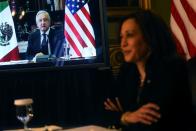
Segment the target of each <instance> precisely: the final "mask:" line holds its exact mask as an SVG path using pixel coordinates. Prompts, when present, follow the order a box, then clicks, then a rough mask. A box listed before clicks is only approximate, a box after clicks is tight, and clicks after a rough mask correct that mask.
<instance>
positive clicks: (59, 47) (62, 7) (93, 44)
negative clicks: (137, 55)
mask: <svg viewBox="0 0 196 131" xmlns="http://www.w3.org/2000/svg"><path fill="white" fill-rule="evenodd" d="M105 8H106V7H105V1H104V0H78V1H72V0H54V1H52V2H51V1H50V0H49V1H48V0H47V1H40V0H25V1H24V0H17V1H16V0H10V1H9V2H8V1H3V0H1V1H0V11H1V12H0V71H6V70H12V69H13V70H18V69H38V68H39V69H42V68H64V67H68V66H69V67H81V66H92V67H93V66H94V67H99V66H108V64H109V63H108V61H109V60H108V45H107V44H108V43H107V32H106V29H107V23H106V22H107V17H106V9H105ZM5 16H6V17H5Z"/></svg>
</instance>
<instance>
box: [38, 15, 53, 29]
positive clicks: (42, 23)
mask: <svg viewBox="0 0 196 131" xmlns="http://www.w3.org/2000/svg"><path fill="white" fill-rule="evenodd" d="M36 23H37V27H38V28H39V29H40V30H41V31H42V32H46V31H47V30H48V28H49V27H50V20H49V18H48V16H47V15H46V14H44V13H42V14H39V15H38V16H37V21H36Z"/></svg>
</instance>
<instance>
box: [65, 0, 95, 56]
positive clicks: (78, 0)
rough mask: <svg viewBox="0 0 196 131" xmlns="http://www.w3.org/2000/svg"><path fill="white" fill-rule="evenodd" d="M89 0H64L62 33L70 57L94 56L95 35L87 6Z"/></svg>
mask: <svg viewBox="0 0 196 131" xmlns="http://www.w3.org/2000/svg"><path fill="white" fill-rule="evenodd" d="M88 1H89V0H66V3H65V26H64V35H65V40H66V43H67V44H68V45H69V46H70V55H71V56H70V57H71V58H76V57H91V56H96V48H95V35H94V30H93V27H92V20H91V15H90V10H89V6H88Z"/></svg>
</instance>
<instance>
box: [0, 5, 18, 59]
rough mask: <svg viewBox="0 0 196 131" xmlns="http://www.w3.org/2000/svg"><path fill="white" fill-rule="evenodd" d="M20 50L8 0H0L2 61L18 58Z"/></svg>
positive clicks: (0, 47) (0, 56) (0, 54)
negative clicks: (0, 0)
mask: <svg viewBox="0 0 196 131" xmlns="http://www.w3.org/2000/svg"><path fill="white" fill-rule="evenodd" d="M18 59H19V50H18V44H17V39H16V32H15V28H14V22H13V18H12V15H11V11H10V7H9V4H8V1H2V2H0V62H4V61H10V60H18Z"/></svg>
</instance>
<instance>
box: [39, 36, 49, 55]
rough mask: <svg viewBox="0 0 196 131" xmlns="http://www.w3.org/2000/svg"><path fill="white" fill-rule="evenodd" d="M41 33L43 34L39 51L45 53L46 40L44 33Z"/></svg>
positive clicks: (46, 47) (46, 51)
mask: <svg viewBox="0 0 196 131" xmlns="http://www.w3.org/2000/svg"><path fill="white" fill-rule="evenodd" d="M42 35H43V40H42V44H41V52H42V53H44V54H45V55H47V54H48V41H47V39H46V34H42Z"/></svg>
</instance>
